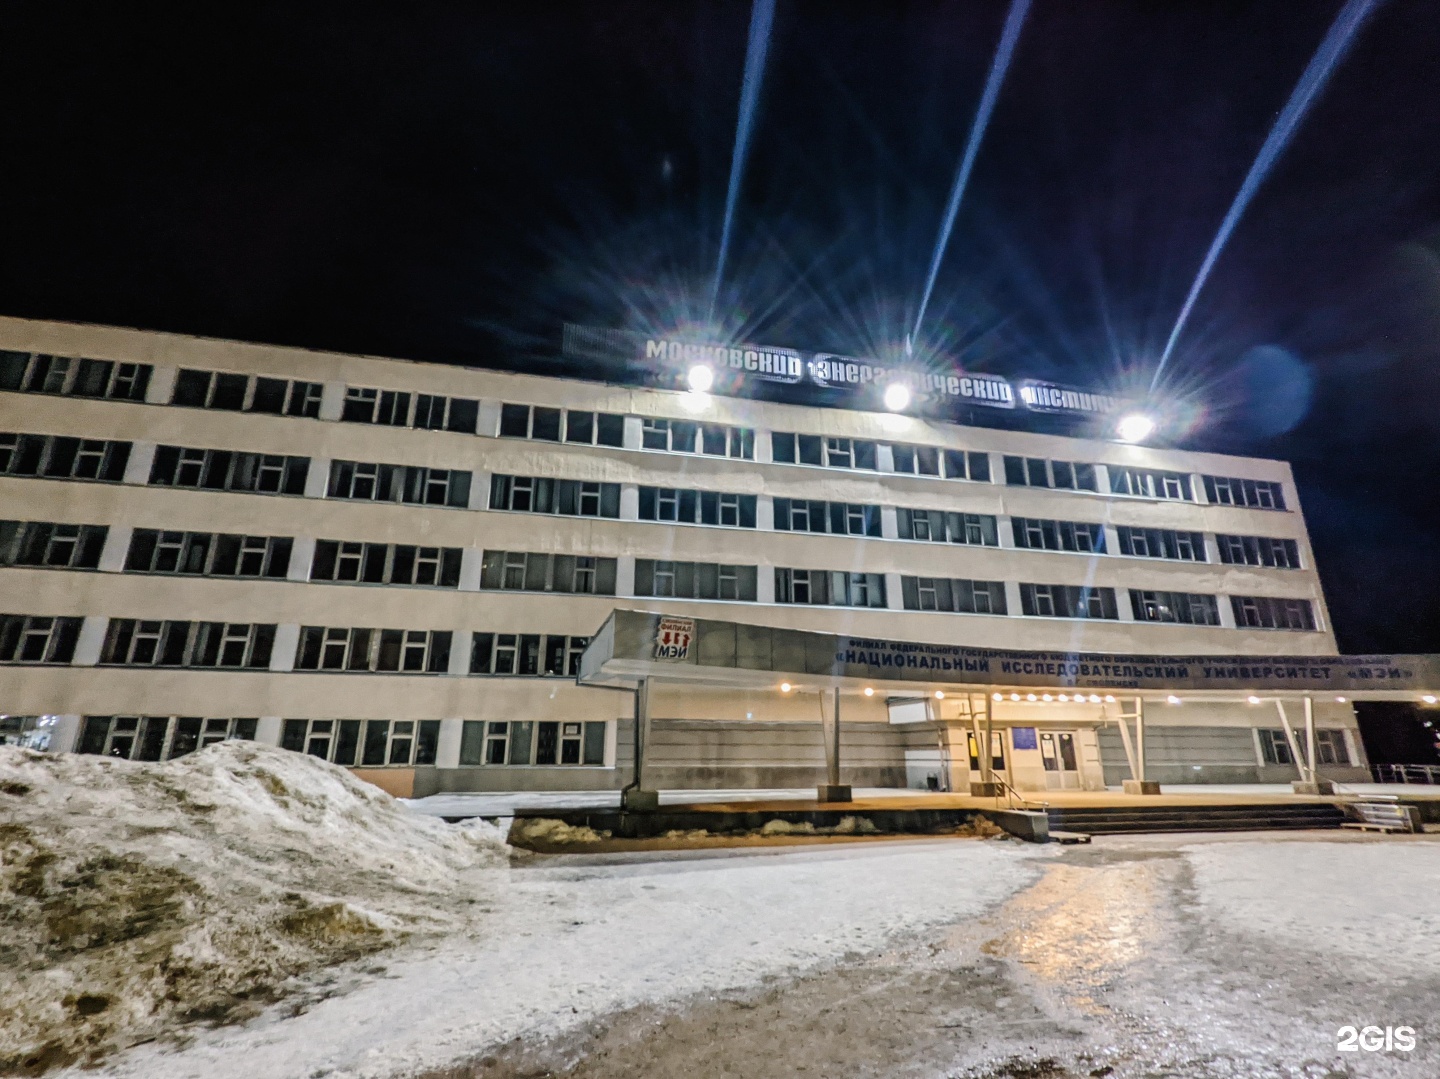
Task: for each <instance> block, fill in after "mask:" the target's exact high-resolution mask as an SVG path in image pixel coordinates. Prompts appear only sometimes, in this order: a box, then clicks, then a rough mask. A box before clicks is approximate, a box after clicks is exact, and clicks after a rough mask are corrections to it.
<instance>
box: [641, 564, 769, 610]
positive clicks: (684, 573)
mask: <svg viewBox="0 0 1440 1079" xmlns="http://www.w3.org/2000/svg"><path fill="white" fill-rule="evenodd" d="M755 581H756V570H755V567H754V566H728V565H720V564H717V563H714V562H667V561H660V560H657V559H653V558H637V559H636V560H635V595H637V596H658V597H673V598H675V599H721V600H734V601H736V602H739V603H754V602H755V596H756V584H755Z"/></svg>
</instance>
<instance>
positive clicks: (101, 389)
mask: <svg viewBox="0 0 1440 1079" xmlns="http://www.w3.org/2000/svg"><path fill="white" fill-rule="evenodd" d="M152 371H153V368H152V367H151V366H150V364H148V363H116V362H114V361H113V360H90V359H82V358H77V357H72V356H49V355H46V354H45V353H38V352H4V351H0V390H12V391H21V392H24V393H58V394H64V395H66V396H69V397H104V398H109V399H110V400H112V401H143V400H145V391H146V390H147V389H148V388H149V386H150V375H151V373H152Z"/></svg>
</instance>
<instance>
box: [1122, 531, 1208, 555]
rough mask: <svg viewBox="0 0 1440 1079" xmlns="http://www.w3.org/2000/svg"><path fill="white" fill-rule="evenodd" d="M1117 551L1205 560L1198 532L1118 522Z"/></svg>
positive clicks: (1203, 539) (1203, 538)
mask: <svg viewBox="0 0 1440 1079" xmlns="http://www.w3.org/2000/svg"><path fill="white" fill-rule="evenodd" d="M1117 531H1118V532H1119V534H1120V553H1121V554H1125V555H1131V556H1133V557H1135V558H1173V559H1178V560H1181V561H1185V562H1204V561H1205V537H1204V536H1203V535H1201V534H1200V533H1199V532H1176V531H1175V530H1174V529H1170V528H1134V527H1132V526H1130V525H1120V526H1119V528H1118V529H1117Z"/></svg>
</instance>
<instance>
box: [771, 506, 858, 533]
mask: <svg viewBox="0 0 1440 1079" xmlns="http://www.w3.org/2000/svg"><path fill="white" fill-rule="evenodd" d="M775 528H776V529H777V530H778V531H781V532H831V533H834V534H835V535H838V536H878V535H880V507H879V506H864V505H859V504H856V503H853V502H809V501H805V500H804V499H798V498H777V499H775Z"/></svg>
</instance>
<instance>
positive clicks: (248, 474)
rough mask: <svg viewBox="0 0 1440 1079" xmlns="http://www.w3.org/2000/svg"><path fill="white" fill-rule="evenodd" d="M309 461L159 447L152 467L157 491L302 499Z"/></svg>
mask: <svg viewBox="0 0 1440 1079" xmlns="http://www.w3.org/2000/svg"><path fill="white" fill-rule="evenodd" d="M309 474H310V458H308V457H286V456H282V455H281V454H276V453H238V452H235V451H233V450H199V449H190V448H188V447H185V446H158V447H156V450H155V460H154V462H153V463H152V464H151V466H150V484H151V486H155V487H198V488H202V489H204V490H210V491H250V492H254V493H255V494H269V495H303V494H304V493H305V479H306V477H307V476H308V475H309Z"/></svg>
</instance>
